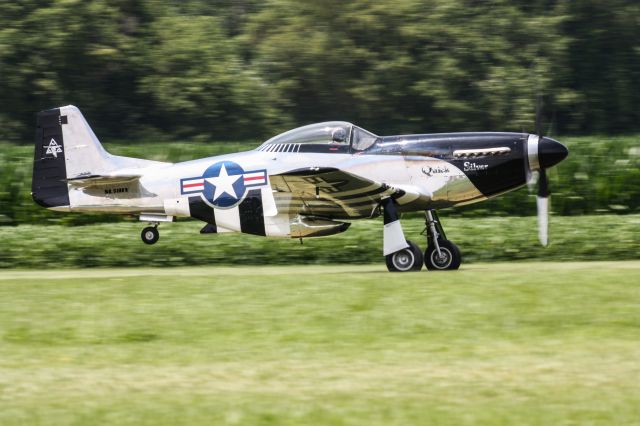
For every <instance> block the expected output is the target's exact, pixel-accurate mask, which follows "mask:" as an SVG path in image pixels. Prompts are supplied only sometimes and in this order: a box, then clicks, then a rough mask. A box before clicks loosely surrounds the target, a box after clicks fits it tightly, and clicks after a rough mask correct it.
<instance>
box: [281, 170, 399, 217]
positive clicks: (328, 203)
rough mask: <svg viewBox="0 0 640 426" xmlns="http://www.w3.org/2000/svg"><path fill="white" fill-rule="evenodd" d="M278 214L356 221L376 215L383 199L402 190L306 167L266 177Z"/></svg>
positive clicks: (335, 171) (350, 174) (337, 171)
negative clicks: (288, 213)
mask: <svg viewBox="0 0 640 426" xmlns="http://www.w3.org/2000/svg"><path fill="white" fill-rule="evenodd" d="M269 181H270V183H271V187H272V189H273V190H274V194H273V195H274V198H275V202H276V206H277V208H278V211H289V212H297V213H299V214H302V215H309V216H321V217H329V218H333V219H357V218H365V217H371V216H374V215H375V214H376V211H377V209H378V207H379V205H380V200H381V199H382V198H384V197H389V196H391V197H400V196H402V195H403V194H404V191H402V190H400V189H397V188H393V187H391V186H389V185H386V184H384V183H380V182H374V181H372V180H369V179H366V178H363V177H361V176H357V175H354V174H352V173H349V172H345V171H342V170H339V169H336V168H329V167H324V168H321V167H310V168H304V169H298V170H293V171H290V172H286V173H283V174H279V175H271V176H269Z"/></svg>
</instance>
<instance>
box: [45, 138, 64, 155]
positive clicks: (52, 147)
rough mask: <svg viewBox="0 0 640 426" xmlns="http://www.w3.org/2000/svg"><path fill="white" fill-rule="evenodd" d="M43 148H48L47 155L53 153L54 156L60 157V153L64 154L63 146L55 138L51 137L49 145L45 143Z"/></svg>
mask: <svg viewBox="0 0 640 426" xmlns="http://www.w3.org/2000/svg"><path fill="white" fill-rule="evenodd" d="M42 147H43V148H47V152H46V153H45V154H46V155H53V157H54V158H58V154H62V146H60V145H58V142H56V140H55V139H53V138H51V142H49V145H43V146H42Z"/></svg>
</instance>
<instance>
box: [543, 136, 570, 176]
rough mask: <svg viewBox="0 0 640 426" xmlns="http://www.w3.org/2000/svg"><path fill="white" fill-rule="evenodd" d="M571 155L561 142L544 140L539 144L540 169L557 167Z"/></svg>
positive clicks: (549, 139)
mask: <svg viewBox="0 0 640 426" xmlns="http://www.w3.org/2000/svg"><path fill="white" fill-rule="evenodd" d="M567 155H569V150H568V149H567V147H566V146H564V145H562V144H561V143H560V142H558V141H556V140H553V139H551V138H542V140H540V142H538V161H539V162H540V167H542V168H543V169H548V168H549V167H552V166H555V165H556V164H558V163H559V162H561V161H562V160H564V159H565V158H567Z"/></svg>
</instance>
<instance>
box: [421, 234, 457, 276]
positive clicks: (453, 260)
mask: <svg viewBox="0 0 640 426" xmlns="http://www.w3.org/2000/svg"><path fill="white" fill-rule="evenodd" d="M438 245H439V246H440V253H438V250H437V249H436V246H435V245H433V244H429V247H427V250H426V251H425V252H424V265H425V266H426V267H427V269H429V270H430V271H445V270H454V269H458V268H459V267H460V261H461V260H462V256H461V255H460V249H459V248H458V246H456V245H455V244H453V243H452V242H451V241H449V240H438Z"/></svg>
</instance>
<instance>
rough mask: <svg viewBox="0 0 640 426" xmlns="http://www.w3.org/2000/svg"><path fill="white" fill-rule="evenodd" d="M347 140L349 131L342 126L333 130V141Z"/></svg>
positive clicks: (343, 141)
mask: <svg viewBox="0 0 640 426" xmlns="http://www.w3.org/2000/svg"><path fill="white" fill-rule="evenodd" d="M346 140H347V132H346V131H345V130H344V129H343V128H342V127H337V128H335V129H333V131H332V132H331V142H333V143H345V142H346Z"/></svg>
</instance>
